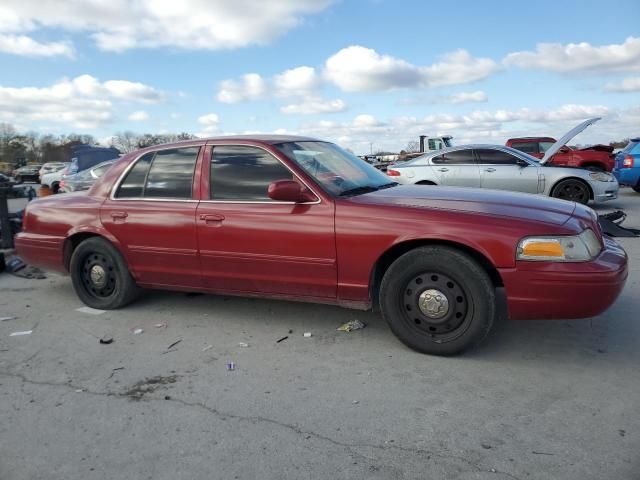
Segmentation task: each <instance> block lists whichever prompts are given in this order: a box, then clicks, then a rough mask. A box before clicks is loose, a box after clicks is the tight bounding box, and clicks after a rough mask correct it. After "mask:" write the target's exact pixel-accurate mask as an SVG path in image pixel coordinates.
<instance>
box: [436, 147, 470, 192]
mask: <svg viewBox="0 0 640 480" xmlns="http://www.w3.org/2000/svg"><path fill="white" fill-rule="evenodd" d="M429 163H430V164H431V168H433V170H434V172H435V175H436V178H437V180H438V185H447V186H453V187H479V186H480V172H479V170H478V164H477V163H476V162H475V159H474V157H473V150H472V149H470V148H469V149H465V150H453V151H451V152H446V153H443V154H441V155H437V156H435V157H432V158H431V161H430V162H429Z"/></svg>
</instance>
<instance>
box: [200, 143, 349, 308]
mask: <svg viewBox="0 0 640 480" xmlns="http://www.w3.org/2000/svg"><path fill="white" fill-rule="evenodd" d="M206 152H207V153H206V155H207V156H208V158H205V159H204V161H205V162H206V163H205V168H204V170H203V174H204V175H205V181H204V182H203V183H205V184H206V186H205V187H204V188H203V190H202V194H203V199H202V200H201V202H200V204H199V205H198V210H197V215H196V218H197V231H198V244H199V251H200V262H201V268H202V277H203V281H204V284H205V286H206V287H207V288H210V289H211V290H216V291H232V292H247V293H262V294H264V293H266V294H277V295H285V296H294V297H318V298H335V297H336V287H337V268H336V249H335V228H334V210H335V209H334V204H333V202H330V201H327V200H321V199H320V198H319V197H318V200H317V201H314V202H309V203H304V204H302V203H298V204H296V203H291V202H282V201H274V200H271V199H270V198H269V196H268V195H267V190H268V187H269V184H270V183H271V182H274V181H276V180H291V179H293V180H296V181H299V182H301V180H300V179H298V178H297V177H296V176H295V175H294V174H293V173H292V172H291V171H290V170H289V169H288V168H287V167H286V166H285V165H284V164H283V163H282V162H281V161H280V160H279V159H278V158H276V157H275V156H274V155H273V154H272V153H270V152H268V151H267V150H265V149H263V148H259V147H255V146H248V145H213V146H212V147H208V148H207V151H206ZM301 183H302V182H301ZM207 192H208V198H206V199H205V198H204V196H205V195H206V194H207Z"/></svg>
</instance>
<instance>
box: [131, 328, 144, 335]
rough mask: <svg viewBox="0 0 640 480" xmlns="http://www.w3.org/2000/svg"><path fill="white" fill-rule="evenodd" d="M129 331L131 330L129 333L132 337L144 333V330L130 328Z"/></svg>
mask: <svg viewBox="0 0 640 480" xmlns="http://www.w3.org/2000/svg"><path fill="white" fill-rule="evenodd" d="M129 330H131V333H133V334H134V335H140V334H141V333H142V332H144V330H143V329H141V328H130V329H129Z"/></svg>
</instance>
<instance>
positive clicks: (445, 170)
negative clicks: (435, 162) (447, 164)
mask: <svg viewBox="0 0 640 480" xmlns="http://www.w3.org/2000/svg"><path fill="white" fill-rule="evenodd" d="M438 171H439V172H448V171H449V169H448V168H439V169H438Z"/></svg>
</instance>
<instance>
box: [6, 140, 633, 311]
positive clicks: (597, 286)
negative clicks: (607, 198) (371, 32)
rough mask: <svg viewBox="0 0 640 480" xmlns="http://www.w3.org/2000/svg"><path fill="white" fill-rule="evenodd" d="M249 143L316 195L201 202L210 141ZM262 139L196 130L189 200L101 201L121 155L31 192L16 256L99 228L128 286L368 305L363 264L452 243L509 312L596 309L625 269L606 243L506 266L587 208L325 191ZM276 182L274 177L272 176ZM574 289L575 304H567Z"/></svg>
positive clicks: (501, 195)
mask: <svg viewBox="0 0 640 480" xmlns="http://www.w3.org/2000/svg"><path fill="white" fill-rule="evenodd" d="M214 143H215V144H244V145H255V146H259V147H262V148H264V149H266V150H268V151H269V152H271V153H272V154H273V155H275V156H276V157H278V158H279V159H280V160H281V161H282V162H283V163H285V164H286V165H288V166H289V168H290V169H291V170H292V171H293V172H294V173H295V174H296V175H297V177H298V179H299V180H300V181H301V182H302V183H304V184H306V186H308V187H309V191H311V192H313V197H312V198H314V199H317V201H316V202H309V203H305V204H293V203H239V202H235V203H234V202H225V203H222V202H210V201H208V200H209V198H208V192H209V164H210V162H209V161H208V159H209V158H210V155H211V145H212V144H214ZM271 143H272V140H270V139H269V138H265V137H259V138H246V137H242V138H236V139H233V138H225V139H218V140H209V141H205V140H196V141H190V142H185V143H181V144H180V145H181V146H192V145H194V146H201V147H203V148H201V150H200V156H199V158H198V163H197V165H196V174H195V176H194V185H193V198H192V199H191V201H149V200H112V199H110V193H111V189H112V186H113V185H114V183H115V182H116V181H117V179H118V178H119V177H120V175H121V174H122V172H123V171H124V170H125V169H126V168H127V166H128V165H129V163H130V162H131V161H132V160H134V159H135V158H137V157H138V156H140V155H141V154H143V153H145V152H146V151H152V150H153V149H154V148H155V149H158V148H167V147H168V146H166V145H165V146H162V147H152V148H149V149H146V150H143V151H141V152H135V153H134V154H129V155H126V156H124V157H123V158H122V159H120V160H119V161H118V162H116V164H114V166H113V167H112V168H111V169H110V170H109V171H108V172H107V173H106V174H105V175H104V176H103V177H102V178H101V179H100V180H98V182H96V184H95V185H94V186H93V187H92V189H91V190H90V191H89V192H87V193H85V192H80V193H71V194H63V195H56V196H51V197H47V198H42V199H38V200H35V201H33V202H32V203H31V204H30V205H29V207H28V209H27V213H26V219H25V230H24V231H23V232H22V233H20V234H19V235H18V236H17V238H16V246H17V249H18V252H19V253H20V255H22V256H23V258H24V259H25V260H26V261H27V262H29V263H31V264H34V265H38V266H42V267H46V268H50V269H54V270H59V271H65V270H66V265H65V262H66V260H65V253H66V254H67V255H68V254H69V252H70V247H71V243H72V242H73V240H74V238H75V237H74V235H77V234H81V235H87V234H94V235H101V236H103V237H104V238H106V239H108V240H109V241H111V242H112V243H113V244H114V245H115V246H116V247H117V248H118V249H119V250H120V252H121V253H122V254H123V256H124V257H125V259H126V261H127V262H128V264H129V266H130V269H131V271H132V274H133V275H134V278H135V279H136V280H137V281H138V283H139V284H140V285H141V286H144V287H153V288H167V289H176V290H200V291H206V292H215V293H226V294H234V295H246V296H262V297H270V298H283V299H290V300H303V301H312V302H320V303H329V304H339V305H344V306H348V307H353V308H369V307H370V306H371V305H372V287H373V282H374V281H375V280H376V274H375V273H376V266H377V265H379V264H380V263H381V262H383V260H384V258H386V255H392V254H394V252H400V251H404V250H406V249H407V248H411V247H412V246H414V245H421V244H425V243H431V244H443V243H445V244H448V245H454V246H458V247H459V248H462V249H464V250H465V251H467V252H470V253H471V254H473V255H475V256H476V257H477V258H478V259H482V260H483V262H484V263H485V265H486V266H488V268H492V269H494V271H495V273H496V274H497V275H499V281H501V282H502V283H503V285H504V287H505V291H506V295H507V303H508V308H509V314H510V317H511V318H521V319H526V318H578V317H588V316H593V315H597V314H599V313H601V312H602V311H603V310H604V309H606V308H607V307H608V306H609V305H610V304H611V303H613V301H614V300H615V299H616V297H617V296H618V294H619V293H620V291H621V290H622V287H623V286H624V282H625V279H626V276H627V258H626V255H625V254H624V252H623V251H622V250H621V249H620V248H619V247H617V246H616V245H615V244H614V243H613V242H610V241H607V242H606V244H605V248H604V250H603V252H602V253H601V255H600V256H599V257H598V258H597V259H595V260H594V261H591V262H584V263H552V262H517V261H516V260H515V257H516V251H515V250H516V245H517V243H518V241H519V240H520V239H521V238H523V237H525V236H529V235H554V234H559V235H563V234H564V235H572V234H576V233H579V232H581V231H582V230H584V229H585V228H591V229H593V230H594V231H596V232H599V227H598V225H597V222H596V217H595V214H594V213H593V211H592V210H590V209H589V208H586V207H583V206H578V205H576V204H573V203H569V202H564V201H560V200H555V199H549V198H546V197H539V196H533V195H521V194H513V193H511V192H505V191H483V190H479V189H464V188H462V189H457V188H446V187H439V188H437V189H429V188H424V187H420V186H417V187H416V186H400V187H394V188H389V189H385V190H380V191H377V192H374V193H370V194H366V195H359V196H354V197H349V198H337V199H336V198H332V197H331V196H329V195H328V194H326V193H325V192H324V191H323V190H322V189H321V188H320V187H319V185H317V184H316V183H315V182H314V181H313V179H312V178H310V177H308V176H307V175H305V174H304V172H303V171H302V170H301V169H300V168H299V167H298V166H297V165H295V164H294V163H292V162H290V161H289V160H288V159H286V158H284V157H283V156H282V155H281V154H280V153H279V152H278V151H277V150H276V149H275V148H274V147H273V146H272V145H271ZM283 180H284V179H283ZM574 299H577V300H574Z"/></svg>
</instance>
